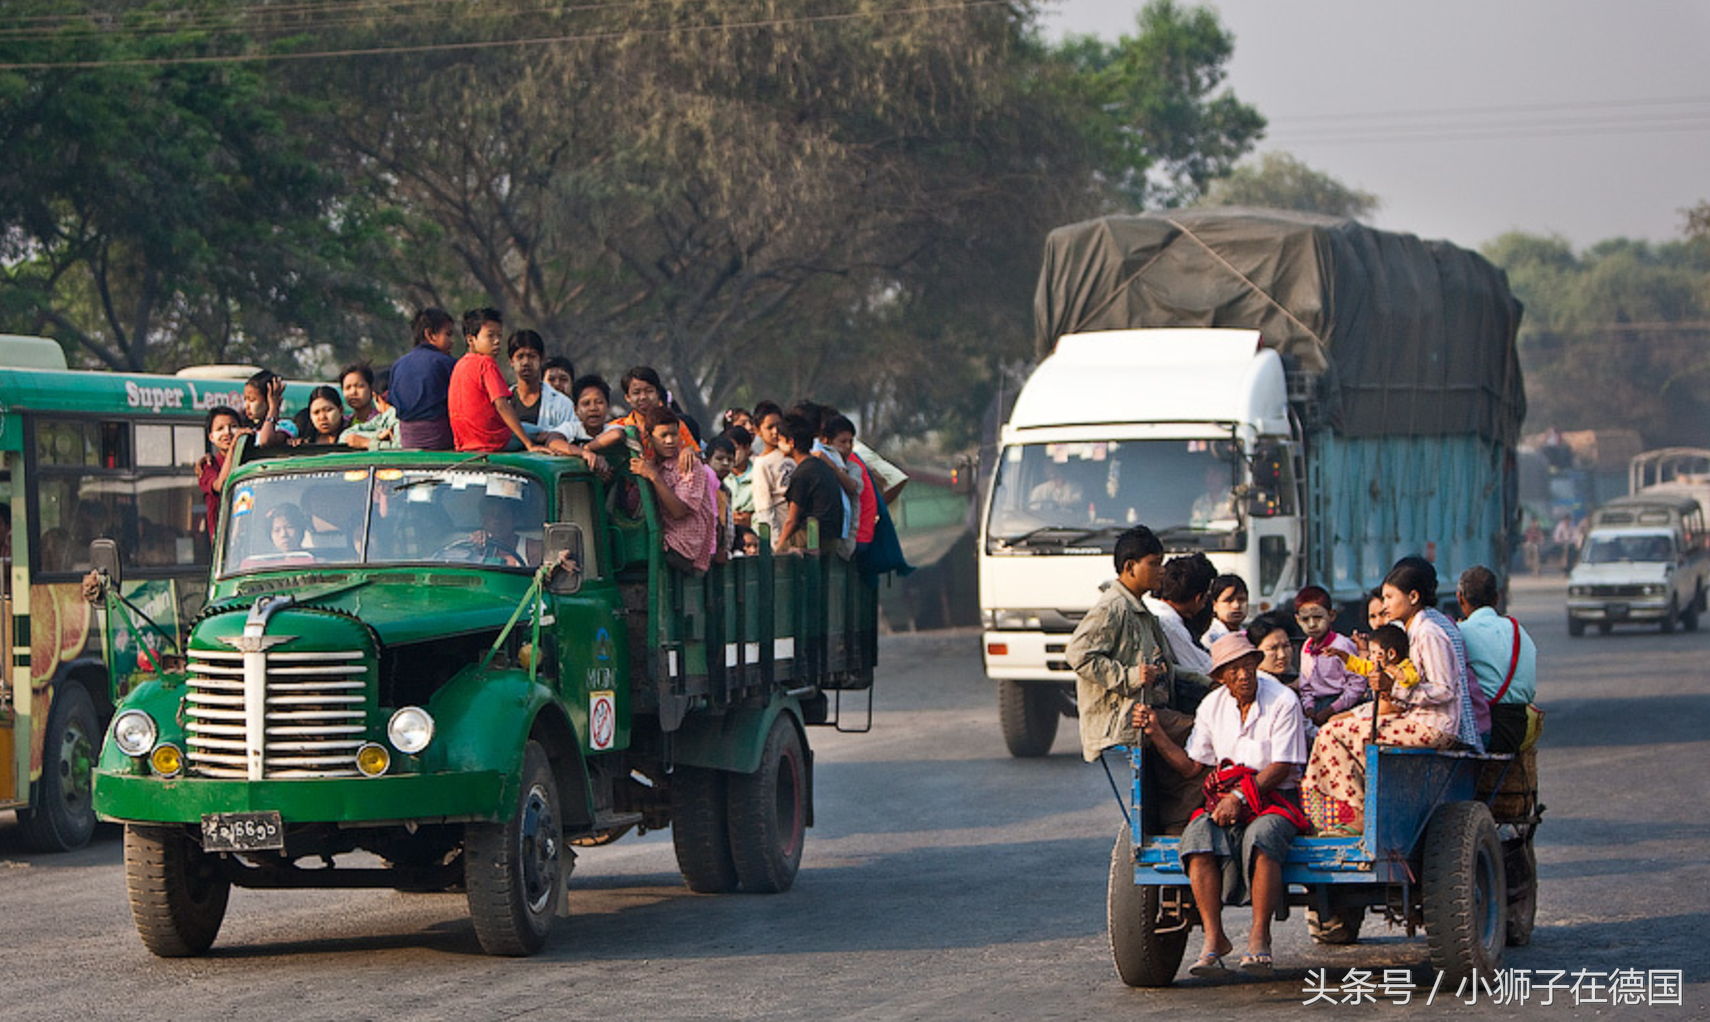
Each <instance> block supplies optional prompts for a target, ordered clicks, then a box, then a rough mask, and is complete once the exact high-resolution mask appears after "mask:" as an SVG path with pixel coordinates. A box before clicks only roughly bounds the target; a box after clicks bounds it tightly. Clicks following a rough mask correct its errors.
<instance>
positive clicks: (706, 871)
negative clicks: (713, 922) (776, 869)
mask: <svg viewBox="0 0 1710 1022" xmlns="http://www.w3.org/2000/svg"><path fill="white" fill-rule="evenodd" d="M729 776H730V775H729V774H727V773H725V772H724V771H723V770H713V769H711V768H708V767H695V766H683V765H681V764H679V765H678V766H677V767H676V769H674V770H672V771H671V846H672V847H673V848H674V849H675V850H676V852H677V871H678V872H679V873H682V874H683V882H684V883H685V884H687V885H688V886H689V890H691V891H694V892H696V893H698V894H728V893H730V892H731V891H734V890H736V887H737V884H738V883H740V881H739V880H738V878H737V876H736V861H735V860H734V859H732V858H731V856H730V821H729V808H730V803H729V798H728V794H727V791H726V782H727V779H728V778H729Z"/></svg>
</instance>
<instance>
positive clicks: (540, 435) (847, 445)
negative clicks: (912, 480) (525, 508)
mask: <svg viewBox="0 0 1710 1022" xmlns="http://www.w3.org/2000/svg"><path fill="white" fill-rule="evenodd" d="M411 332H412V334H413V340H414V344H413V345H412V347H411V349H410V351H409V352H408V353H406V354H405V355H404V356H402V357H401V358H399V359H398V360H397V361H396V362H395V363H393V365H392V367H391V370H390V373H389V378H388V381H387V387H386V390H385V393H384V394H382V393H381V392H380V391H379V389H378V388H377V387H376V377H375V373H374V371H373V370H372V368H370V367H369V366H368V365H367V364H366V363H358V364H354V365H350V366H346V367H345V368H344V369H343V370H342V371H341V372H340V374H339V386H338V387H337V388H334V387H332V386H319V387H315V388H314V389H313V391H312V392H311V393H310V396H309V402H308V405H307V407H305V408H303V409H302V410H301V411H299V412H298V413H297V414H296V415H295V416H287V415H285V414H284V412H283V402H284V396H285V381H284V380H283V379H282V378H280V377H279V376H277V375H276V374H274V373H272V372H271V371H268V370H262V371H261V372H259V373H257V374H255V375H254V376H253V377H251V378H250V379H249V380H248V381H246V383H245V384H244V390H243V407H242V408H228V407H223V406H222V407H216V408H213V409H210V410H209V412H208V415H207V420H206V432H207V438H208V442H209V445H210V446H211V447H212V448H213V453H211V454H209V455H207V456H205V457H204V458H203V459H202V460H201V462H199V463H198V465H197V482H198V484H199V485H200V487H201V489H202V493H203V496H204V499H205V500H206V502H207V520H208V531H209V537H210V539H211V538H212V537H213V533H214V530H215V528H216V525H217V523H218V521H219V517H220V516H219V510H220V503H219V502H220V499H221V493H222V491H223V490H224V487H225V482H226V477H227V476H228V474H229V473H230V471H231V468H232V460H231V458H230V457H229V455H230V453H231V451H232V448H233V446H234V444H235V443H236V441H237V438H238V437H239V436H242V435H246V434H247V435H249V436H250V437H251V438H252V439H251V442H252V443H254V444H257V445H259V446H261V447H275V446H309V445H320V444H328V445H332V444H336V445H342V446H343V447H347V448H354V449H359V450H384V449H397V448H402V449H412V450H444V451H466V452H495V453H496V452H502V451H529V452H535V453H543V454H553V455H560V456H564V457H576V458H581V459H583V460H584V461H585V462H586V463H587V465H588V467H589V468H590V469H591V470H592V471H593V472H595V473H597V474H599V475H600V476H601V477H603V478H607V479H609V478H611V476H612V466H613V464H614V462H616V461H618V460H619V459H621V460H622V463H623V464H624V465H625V466H626V467H627V468H628V470H629V472H630V474H631V475H632V476H634V477H637V478H639V479H641V480H645V482H646V484H647V485H649V486H651V487H652V490H653V494H654V497H655V500H656V503H657V506H658V509H659V516H660V521H661V523H662V530H661V531H662V533H663V542H664V545H665V556H666V560H667V561H668V562H669V563H670V564H671V565H672V566H674V567H676V568H678V569H680V570H683V571H687V572H694V573H698V572H704V571H706V570H707V568H708V566H709V565H711V564H712V563H713V562H715V561H719V562H722V561H725V560H727V559H729V558H732V557H743V556H753V555H756V554H758V553H759V552H760V544H761V542H762V541H763V539H764V540H765V541H769V542H770V545H771V548H772V550H773V551H774V552H777V553H789V552H797V551H802V550H805V549H806V548H807V547H808V545H809V543H810V536H813V535H815V534H817V544H818V549H819V552H821V553H827V554H832V553H834V554H836V555H838V556H841V557H843V558H846V559H847V558H852V557H856V556H861V555H864V554H865V553H866V551H867V550H868V549H869V547H871V546H872V544H873V543H874V540H875V536H876V535H878V536H880V537H881V540H882V541H883V542H882V546H883V550H882V551H881V553H882V557H883V561H884V565H881V566H877V567H876V568H875V570H885V566H887V565H888V566H900V565H901V552H900V549H895V548H894V547H895V540H894V533H891V532H890V531H889V529H888V521H889V519H888V513H887V511H886V505H887V504H888V503H889V502H891V501H894V500H895V499H896V496H897V494H898V493H899V492H901V490H902V488H903V485H904V484H905V483H906V482H907V480H908V477H907V476H906V475H905V474H903V473H902V472H901V471H899V470H898V469H897V468H896V467H895V466H893V465H891V464H890V463H889V462H887V461H885V459H883V458H882V457H880V456H879V455H878V454H877V453H876V452H874V451H873V450H872V449H870V448H868V447H867V446H865V445H864V444H861V443H860V442H859V441H858V440H857V439H856V429H855V425H854V423H853V422H852V421H850V419H849V418H848V417H847V416H844V415H842V414H841V413H839V412H838V411H837V409H835V408H832V407H829V406H826V405H822V404H818V403H816V402H813V401H807V400H804V401H798V402H797V403H795V404H794V405H792V406H791V407H789V408H788V409H786V408H783V407H781V406H780V405H779V404H778V403H777V402H774V401H761V402H759V403H757V404H756V405H755V406H754V408H753V410H752V411H750V410H747V409H742V408H733V409H730V410H728V411H726V412H725V413H724V415H723V416H722V421H721V423H720V427H721V431H720V432H719V433H718V434H717V435H715V436H711V437H707V438H705V439H704V440H703V436H702V430H701V427H700V424H699V423H698V422H696V421H695V420H694V419H693V418H691V417H690V416H688V415H687V414H685V413H683V412H682V411H681V410H680V409H679V408H678V407H677V406H676V404H675V402H674V401H673V400H672V398H671V395H670V392H669V391H668V390H667V389H666V387H665V384H664V383H663V381H662V380H661V379H660V377H659V374H658V373H657V372H656V371H655V370H654V369H652V368H651V367H648V366H635V367H633V368H631V369H629V370H627V371H626V372H625V373H624V374H623V375H622V377H620V379H619V381H618V390H617V398H618V400H619V401H621V402H622V405H623V406H624V408H625V412H624V414H622V415H617V414H616V411H617V409H616V408H615V407H614V400H613V398H614V394H613V390H612V387H611V385H610V384H609V383H607V381H606V380H605V379H604V378H603V377H601V376H599V375H598V374H594V373H588V374H585V375H581V376H578V375H576V373H575V370H574V367H573V366H572V364H571V363H570V362H569V360H567V359H565V358H562V357H550V358H549V357H547V355H546V347H545V343H544V341H543V339H542V338H541V336H540V334H539V333H537V332H536V331H533V330H526V329H525V330H516V331H513V332H512V333H511V334H510V335H509V337H508V338H507V337H506V336H505V326H504V317H503V315H502V314H501V313H500V312H499V311H498V310H497V309H491V308H481V309H473V310H470V311H469V312H466V313H465V314H464V315H463V318H462V320H461V321H458V320H455V319H453V318H452V317H451V315H450V314H449V313H447V312H445V311H444V310H443V309H436V308H429V309H424V310H422V311H421V312H419V313H417V314H416V316H415V318H414V320H413V322H412V324H411ZM459 334H461V336H462V340H463V346H464V351H463V354H462V355H461V356H460V357H455V358H454V357H453V356H452V350H453V348H454V346H455V342H456V340H457V337H458V335H459ZM501 354H502V355H503V357H504V358H505V360H506V362H508V364H509V367H510V370H511V374H512V378H513V379H514V383H513V382H511V381H509V380H507V379H506V377H505V373H504V371H503V369H502V368H501V365H500V358H501ZM625 499H626V500H627V501H628V502H629V506H630V510H632V511H633V510H634V509H635V507H636V505H637V502H638V500H639V497H638V495H637V494H636V493H635V491H633V490H630V491H629V492H627V493H626V495H625ZM292 512H296V509H295V508H294V507H291V508H290V509H289V510H287V509H283V508H282V509H276V514H279V515H285V516H288V515H290V514H291V513H292ZM296 513H297V514H299V515H300V514H301V512H296ZM810 523H813V524H814V526H815V528H813V529H810ZM275 525H277V526H278V528H277V529H275V528H274V526H275ZM882 526H883V527H884V528H883V530H882ZM269 527H270V532H282V533H283V534H284V539H285V540H286V541H288V540H289V538H290V532H291V530H292V528H293V527H296V528H297V529H298V530H299V532H300V530H301V526H300V525H294V523H292V522H289V521H285V522H280V523H273V522H270V523H269ZM275 540H276V545H277V541H279V537H278V536H275ZM536 563H537V562H536Z"/></svg>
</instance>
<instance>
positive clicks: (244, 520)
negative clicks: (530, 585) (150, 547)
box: [220, 468, 546, 576]
mask: <svg viewBox="0 0 1710 1022" xmlns="http://www.w3.org/2000/svg"><path fill="white" fill-rule="evenodd" d="M227 502H228V504H229V505H230V506H229V508H228V511H227V518H226V530H225V534H224V544H223V546H222V548H221V558H220V574H221V575H222V576H225V575H233V574H241V573H243V572H248V571H265V570H274V569H278V568H296V567H299V566H302V565H308V564H314V565H357V564H361V565H376V564H418V563H422V562H435V563H454V564H483V565H491V566H494V567H500V568H514V569H527V568H530V567H533V566H536V565H538V564H539V563H540V552H541V531H542V522H543V521H544V517H545V504H546V500H545V495H544V493H543V492H542V488H541V486H540V485H539V484H537V483H536V482H535V481H534V480H533V479H530V478H529V477H527V476H523V475H515V474H512V473H509V472H498V471H493V470H491V469H486V468H482V469H457V468H444V469H440V468H422V469H397V468H382V469H371V468H357V469H348V470H346V469H332V470H327V471H315V472H290V473H279V474H276V475H266V476H260V477H256V478H251V479H246V480H244V481H243V482H241V483H239V484H238V485H237V486H236V487H235V488H234V489H233V490H232V491H231V492H230V494H229V496H228V497H227Z"/></svg>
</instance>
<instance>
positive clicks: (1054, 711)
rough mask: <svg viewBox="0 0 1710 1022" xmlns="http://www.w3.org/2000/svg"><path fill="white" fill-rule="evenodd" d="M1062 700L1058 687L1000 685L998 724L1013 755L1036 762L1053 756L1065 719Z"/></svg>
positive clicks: (1016, 682) (1051, 685)
mask: <svg viewBox="0 0 1710 1022" xmlns="http://www.w3.org/2000/svg"><path fill="white" fill-rule="evenodd" d="M1060 698H1061V697H1060V696H1058V694H1057V686H1056V685H1054V684H1040V683H1028V682H1021V681H1009V680H1007V679H1005V680H1002V681H999V682H998V724H999V726H1000V727H1002V729H1003V743H1004V744H1005V745H1007V746H1009V754H1010V755H1011V756H1015V757H1017V758H1018V759H1034V758H1037V757H1039V756H1044V755H1047V754H1049V753H1050V751H1051V744H1052V743H1053V742H1055V741H1056V740H1057V721H1058V720H1059V719H1061V717H1062V716H1063V714H1062V712H1061V711H1060V710H1059V709H1058V701H1059V699H1060Z"/></svg>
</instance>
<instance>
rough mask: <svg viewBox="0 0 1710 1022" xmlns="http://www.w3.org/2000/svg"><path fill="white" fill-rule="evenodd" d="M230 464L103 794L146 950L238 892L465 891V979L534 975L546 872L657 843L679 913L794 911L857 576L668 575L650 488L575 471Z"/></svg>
mask: <svg viewBox="0 0 1710 1022" xmlns="http://www.w3.org/2000/svg"><path fill="white" fill-rule="evenodd" d="M234 456H236V457H239V458H240V459H242V461H241V463H240V466H239V467H238V468H237V469H236V470H235V471H234V472H233V473H232V478H231V480H230V481H229V483H228V485H227V488H226V491H225V495H224V509H223V514H222V520H221V523H220V526H219V534H218V537H217V540H216V542H215V555H214V560H213V566H212V572H211V580H210V583H209V590H208V598H207V603H206V606H205V607H204V609H203V610H202V611H201V613H200V614H199V615H197V616H196V617H195V618H194V619H193V620H192V621H191V622H190V626H189V628H188V635H187V639H186V640H185V643H184V648H183V649H182V650H181V651H177V652H178V654H179V655H176V656H175V655H172V652H171V651H165V652H162V653H160V654H158V655H156V657H155V662H151V663H150V664H149V667H150V668H152V669H151V670H147V671H145V672H144V673H143V674H141V675H132V676H131V677H130V679H129V681H128V691H127V692H125V693H124V694H123V698H122V699H121V700H120V701H119V702H118V704H117V707H116V710H115V713H114V716H113V722H112V725H111V726H110V728H109V730H108V735H107V740H106V742H105V744H104V745H103V747H102V751H101V757H100V761H99V764H98V766H97V768H96V771H95V793H94V801H95V807H96V810H97V812H98V813H99V815H100V816H101V818H102V819H104V820H109V821H114V822H118V823H122V824H124V827H125V869H126V879H127V884H128V887H129V894H130V902H131V909H132V914H133V916H134V917H135V920H136V926H137V930H138V933H139V934H140V935H141V937H142V940H143V943H144V944H145V945H147V947H148V948H149V950H151V951H153V952H154V953H155V954H157V955H162V956H170V957H176V956H188V955H196V954H200V953H202V952H203V951H205V950H206V949H207V948H208V947H209V946H210V945H211V944H212V942H213V941H214V939H215V937H216V936H217V934H218V931H219V928H220V924H221V922H222V920H223V917H224V914H225V909H226V902H227V898H228V896H229V893H230V890H231V887H232V886H234V885H235V886H239V887H250V888H301V887H314V888H353V887H392V888H399V889H404V890H418V891H420V890H429V891H431V890H452V889H456V888H458V887H462V888H464V889H465V890H466V892H467V896H468V904H469V913H470V916H471V918H472V920H473V923H474V929H475V932H476V935H477V936H478V938H479V940H480V943H481V946H482V948H483V949H484V950H486V951H487V952H489V953H491V954H498V955H527V954H532V953H534V952H535V951H537V950H539V949H540V947H541V946H542V945H543V943H544V942H545V940H546V938H547V936H548V933H549V931H550V928H551V925H552V922H553V919H554V918H555V916H556V915H558V914H559V913H560V912H561V910H562V906H563V902H564V896H565V887H566V881H567V879H568V876H569V874H570V871H571V868H572V866H573V862H574V855H575V853H574V850H573V849H572V848H571V847H570V846H572V845H594V844H603V843H606V842H608V841H612V840H615V839H617V838H619V837H621V836H623V835H624V834H625V833H627V832H629V831H630V830H636V831H640V832H645V831H647V830H657V829H660V828H664V827H667V826H669V827H670V828H671V830H672V836H673V844H674V847H675V850H676V856H677V862H678V865H679V867H680V869H681V871H682V874H683V877H684V879H685V881H686V882H687V884H688V886H689V887H690V888H692V889H694V890H696V891H703V892H726V891H734V890H737V889H742V890H747V891H757V892H777V891H783V890H786V889H788V888H789V887H790V886H791V884H792V882H793V881H794V878H795V875H796V871H797V868H798V865H799V863H800V860H801V854H802V844H803V838H804V830H805V828H806V827H808V826H810V825H811V824H812V822H813V758H812V753H811V752H810V750H809V746H808V741H807V731H806V729H807V728H808V727H809V726H813V725H829V726H834V727H841V726H842V724H843V721H842V719H841V718H842V717H844V716H848V718H849V721H848V723H849V727H848V728H846V729H860V727H858V725H863V724H870V722H871V712H870V711H871V706H870V703H868V702H867V701H866V700H867V695H870V689H871V685H872V680H873V667H874V663H875V660H876V653H877V635H876V627H877V601H876V592H875V588H874V586H873V583H872V580H871V579H869V578H864V577H863V575H862V573H861V571H860V570H859V568H858V567H857V566H856V565H855V564H852V563H849V562H845V561H842V560H840V559H839V558H837V557H835V556H829V557H821V556H816V555H789V556H777V557H774V556H772V555H771V554H770V553H762V554H761V555H760V556H758V557H751V558H735V559H732V560H731V561H729V562H728V563H725V564H717V563H715V564H714V565H713V566H712V568H711V569H710V570H709V571H707V572H706V573H705V574H704V575H698V576H697V575H695V574H692V573H686V572H683V571H679V570H677V569H676V568H673V567H671V566H669V565H667V563H666V560H665V556H664V549H663V545H662V542H661V538H662V534H661V527H660V518H659V512H658V510H657V507H656V505H655V503H654V500H653V494H652V492H651V490H650V489H649V487H648V485H647V484H646V483H644V482H638V481H636V480H634V479H633V478H631V477H629V476H627V474H626V473H624V472H623V471H621V468H620V470H619V471H617V472H616V473H614V474H613V475H612V477H611V478H610V479H602V478H600V476H599V475H597V474H595V473H594V472H592V471H590V470H589V467H588V466H587V465H586V464H585V463H584V462H583V461H582V460H581V459H579V458H554V457H547V456H543V455H528V454H494V455H477V456H474V457H471V456H469V455H466V454H456V453H450V452H446V453H435V452H423V451H409V452H382V453H369V452H344V451H342V450H336V449H334V450H333V453H327V454H320V455H305V454H302V453H300V449H299V450H298V451H294V452H293V453H292V454H291V455H290V456H282V457H267V456H261V455H260V454H259V452H252V451H249V450H247V448H244V447H240V449H239V453H237V454H235V455H234ZM97 545H98V546H99V545H100V544H97ZM762 545H763V546H764V545H765V544H762ZM97 563H98V564H102V565H103V566H104V567H105V569H106V570H107V572H108V579H107V581H108V585H107V586H106V589H107V590H108V592H109V594H111V593H112V592H113V591H115V590H116V589H117V586H116V583H117V579H116V578H114V577H113V576H114V575H116V573H117V570H118V564H119V563H120V559H119V558H118V557H117V556H114V555H113V551H110V550H108V551H100V550H98V551H97ZM106 600H107V603H108V614H109V617H110V618H111V617H115V616H117V617H118V618H120V619H121V620H122V621H123V622H124V625H125V627H126V628H134V629H139V630H141V631H145V632H146V630H147V626H146V623H133V621H132V618H133V617H134V616H135V615H132V614H131V613H130V611H129V610H128V609H126V608H125V607H124V606H123V605H122V601H119V600H117V598H116V596H113V595H108V596H107V597H106ZM138 644H139V645H143V644H144V643H142V642H140V641H139V643H138ZM851 690H854V691H864V692H866V693H867V695H861V696H852V697H851V698H850V703H851V707H854V706H865V708H866V713H865V715H864V716H862V715H861V714H859V713H858V712H857V710H856V709H853V708H846V707H845V706H844V702H845V700H844V697H843V693H844V692H845V691H851ZM357 852H366V853H370V854H368V855H350V854H347V853H357ZM341 857H342V858H341Z"/></svg>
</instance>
